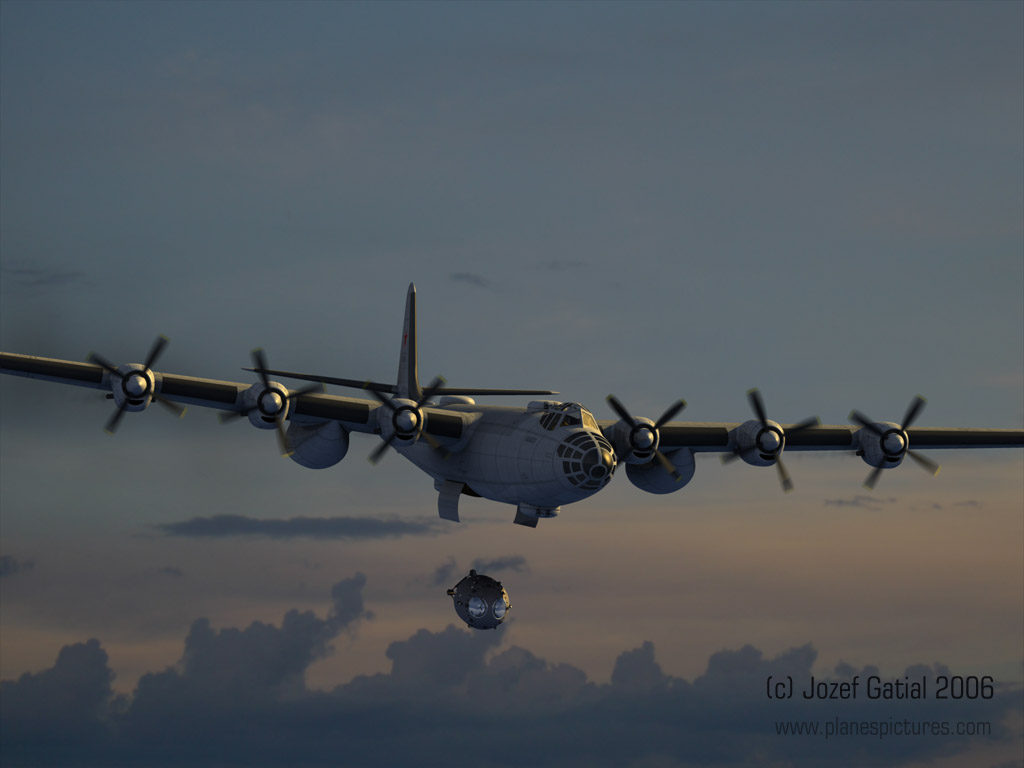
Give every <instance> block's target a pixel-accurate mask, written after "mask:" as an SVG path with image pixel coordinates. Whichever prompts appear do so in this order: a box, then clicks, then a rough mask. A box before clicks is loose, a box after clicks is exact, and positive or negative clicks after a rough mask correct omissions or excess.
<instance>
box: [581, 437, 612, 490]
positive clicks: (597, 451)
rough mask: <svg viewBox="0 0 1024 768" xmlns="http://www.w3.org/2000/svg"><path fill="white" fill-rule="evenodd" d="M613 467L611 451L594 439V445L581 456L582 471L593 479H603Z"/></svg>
mask: <svg viewBox="0 0 1024 768" xmlns="http://www.w3.org/2000/svg"><path fill="white" fill-rule="evenodd" d="M614 468H615V457H614V456H613V455H612V452H611V451H609V450H608V449H606V448H603V447H601V446H600V445H598V444H597V442H596V441H595V443H594V447H593V448H591V449H590V450H589V451H587V453H586V454H585V455H584V456H583V471H584V472H585V473H586V474H587V475H588V476H589V477H590V478H592V479H594V480H603V479H604V478H605V477H607V476H608V475H610V474H611V473H612V470H613V469H614Z"/></svg>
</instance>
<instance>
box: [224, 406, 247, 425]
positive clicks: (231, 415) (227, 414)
mask: <svg viewBox="0 0 1024 768" xmlns="http://www.w3.org/2000/svg"><path fill="white" fill-rule="evenodd" d="M250 410H252V409H251V408H246V409H244V410H241V411H224V412H222V413H218V414H217V421H219V422H220V423H221V424H227V423H228V422H229V421H234V420H235V419H240V418H242V417H243V416H248V415H249V411H250Z"/></svg>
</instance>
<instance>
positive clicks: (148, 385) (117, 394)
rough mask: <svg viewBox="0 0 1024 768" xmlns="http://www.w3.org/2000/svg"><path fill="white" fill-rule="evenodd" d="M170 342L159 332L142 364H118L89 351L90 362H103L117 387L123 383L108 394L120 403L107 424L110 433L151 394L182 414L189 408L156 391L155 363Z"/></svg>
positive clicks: (161, 403) (174, 411) (172, 410)
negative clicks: (118, 387) (119, 365)
mask: <svg viewBox="0 0 1024 768" xmlns="http://www.w3.org/2000/svg"><path fill="white" fill-rule="evenodd" d="M167 344H168V339H167V337H166V336H157V337H156V340H155V341H154V342H153V346H151V347H150V348H149V354H148V355H146V362H144V363H143V364H142V365H141V366H139V365H138V364H137V363H136V364H130V365H122V366H121V367H120V368H118V367H116V366H115V365H114V364H113V363H111V362H110V361H109V360H107V359H106V358H105V357H103V356H102V355H99V354H97V353H96V352H90V353H89V362H91V363H96V364H97V365H99V366H102V367H103V368H104V370H106V371H107V372H108V373H109V374H110V375H111V376H112V377H114V378H116V379H117V383H116V384H113V386H114V387H117V386H118V385H120V391H117V390H116V389H115V390H114V391H113V393H112V394H110V395H108V396H107V397H110V398H112V399H113V400H114V402H115V403H117V410H116V411H115V412H114V415H113V416H111V417H110V420H109V421H108V422H107V425H106V426H105V427H104V430H105V431H106V432H107V434H110V435H112V434H114V433H115V432H116V431H117V427H118V424H120V422H121V418H122V417H123V416H124V413H125V411H129V410H130V411H136V410H137V411H141V410H143V409H144V408H145V407H146V405H147V403H146V400H147V399H148V398H152V399H153V400H156V401H157V402H158V403H160V405H162V406H164V407H165V408H167V409H168V410H170V411H171V412H173V413H174V414H175V415H176V416H177V417H178V418H181V417H182V416H184V415H185V411H186V410H187V409H186V408H185V407H184V406H181V405H178V404H177V403H173V402H171V401H170V400H168V399H166V398H164V397H161V396H160V395H159V394H157V393H156V391H155V388H156V378H155V377H154V376H153V370H152V368H153V364H154V363H155V362H156V361H157V358H158V357H160V355H161V354H162V353H163V351H164V348H165V347H166V346H167Z"/></svg>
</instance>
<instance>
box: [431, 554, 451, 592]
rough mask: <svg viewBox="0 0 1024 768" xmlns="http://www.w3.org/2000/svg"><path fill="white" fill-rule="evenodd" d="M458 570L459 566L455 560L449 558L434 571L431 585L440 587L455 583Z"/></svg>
mask: <svg viewBox="0 0 1024 768" xmlns="http://www.w3.org/2000/svg"><path fill="white" fill-rule="evenodd" d="M457 569H458V566H457V565H456V564H455V558H454V557H449V558H448V559H447V560H445V561H444V562H443V563H441V564H440V565H439V566H437V568H435V569H434V575H433V577H431V580H430V583H431V584H434V585H435V586H440V585H441V584H449V583H450V582H453V581H454V580H455V573H456V571H457Z"/></svg>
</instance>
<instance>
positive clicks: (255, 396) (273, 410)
mask: <svg viewBox="0 0 1024 768" xmlns="http://www.w3.org/2000/svg"><path fill="white" fill-rule="evenodd" d="M291 402H292V401H291V400H290V399H289V398H288V388H287V387H286V386H284V384H281V383H279V382H277V381H270V380H268V381H267V382H266V384H264V383H263V382H259V383H257V384H253V385H252V386H251V387H249V388H248V389H247V390H245V392H243V393H242V410H244V411H247V412H248V413H247V414H246V415H247V416H248V418H249V423H250V424H252V425H253V426H254V427H257V428H259V429H274V428H275V427H276V426H277V421H278V419H286V418H288V411H289V410H290V409H291Z"/></svg>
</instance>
